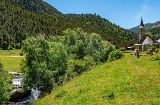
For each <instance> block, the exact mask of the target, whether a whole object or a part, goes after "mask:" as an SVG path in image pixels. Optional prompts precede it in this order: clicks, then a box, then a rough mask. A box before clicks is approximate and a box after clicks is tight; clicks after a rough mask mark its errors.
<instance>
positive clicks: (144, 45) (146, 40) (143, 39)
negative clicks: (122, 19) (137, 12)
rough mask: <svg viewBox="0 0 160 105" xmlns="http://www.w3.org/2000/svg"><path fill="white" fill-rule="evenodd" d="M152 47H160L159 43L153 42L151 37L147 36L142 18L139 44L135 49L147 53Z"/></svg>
mask: <svg viewBox="0 0 160 105" xmlns="http://www.w3.org/2000/svg"><path fill="white" fill-rule="evenodd" d="M150 46H155V47H158V44H157V41H155V40H153V39H152V38H151V37H150V36H148V35H146V34H145V26H144V24H143V20H142V17H141V22H140V27H139V35H138V43H137V44H135V49H139V50H140V51H146V50H148V49H149V47H150Z"/></svg>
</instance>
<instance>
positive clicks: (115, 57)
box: [108, 50, 123, 61]
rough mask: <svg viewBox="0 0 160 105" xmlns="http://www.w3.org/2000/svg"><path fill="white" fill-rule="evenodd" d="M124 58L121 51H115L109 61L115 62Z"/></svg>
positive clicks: (110, 55)
mask: <svg viewBox="0 0 160 105" xmlns="http://www.w3.org/2000/svg"><path fill="white" fill-rule="evenodd" d="M122 56H123V53H122V52H121V51H119V50H114V51H112V52H111V53H110V54H109V56H108V60H109V61H114V60H116V59H120V58H121V57H122Z"/></svg>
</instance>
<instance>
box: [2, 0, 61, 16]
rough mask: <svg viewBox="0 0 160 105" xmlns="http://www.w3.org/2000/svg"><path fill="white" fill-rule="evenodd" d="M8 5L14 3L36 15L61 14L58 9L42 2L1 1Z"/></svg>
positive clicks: (23, 0) (37, 0)
mask: <svg viewBox="0 0 160 105" xmlns="http://www.w3.org/2000/svg"><path fill="white" fill-rule="evenodd" d="M0 1H3V2H6V3H12V4H14V5H15V6H18V7H20V8H22V9H24V10H28V11H31V12H34V13H40V14H42V13H48V14H61V12H59V11H58V10H57V9H56V8H54V7H53V6H51V5H50V4H48V3H46V2H44V1H42V0H0Z"/></svg>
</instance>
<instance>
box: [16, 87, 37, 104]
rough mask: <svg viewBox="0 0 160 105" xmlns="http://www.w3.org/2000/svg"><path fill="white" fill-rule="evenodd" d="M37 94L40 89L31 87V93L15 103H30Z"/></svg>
mask: <svg viewBox="0 0 160 105" xmlns="http://www.w3.org/2000/svg"><path fill="white" fill-rule="evenodd" d="M39 95H40V91H38V90H37V89H32V91H31V94H30V95H29V96H28V97H26V98H24V99H22V100H19V101H18V102H17V103H16V105H25V104H28V103H31V102H33V101H34V100H36V99H37V98H38V96H39Z"/></svg>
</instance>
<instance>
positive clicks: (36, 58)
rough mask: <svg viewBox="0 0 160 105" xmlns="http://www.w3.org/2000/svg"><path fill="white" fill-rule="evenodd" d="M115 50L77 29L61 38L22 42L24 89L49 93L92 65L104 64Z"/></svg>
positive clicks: (31, 39) (30, 39)
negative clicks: (24, 56) (101, 62)
mask: <svg viewBox="0 0 160 105" xmlns="http://www.w3.org/2000/svg"><path fill="white" fill-rule="evenodd" d="M114 49H115V48H114V46H113V45H111V44H110V43H109V42H106V41H103V40H102V39H101V37H100V36H99V35H98V34H95V33H92V34H89V33H84V32H83V31H82V30H81V29H75V30H70V29H69V30H66V31H64V36H54V37H50V38H48V40H46V39H45V38H44V37H43V36H39V37H36V38H34V37H32V38H28V39H26V40H25V42H24V45H23V48H22V50H23V52H24V53H26V60H24V61H23V63H22V70H23V72H24V73H25V77H24V85H26V86H27V87H30V88H38V89H39V90H41V91H42V92H50V91H51V90H52V89H53V88H54V87H55V86H56V85H60V84H63V83H65V81H68V80H70V79H72V78H73V77H74V76H76V75H79V74H81V73H82V72H83V71H85V70H88V69H90V68H91V66H93V65H94V64H95V62H96V63H97V62H100V61H103V62H104V61H106V60H107V59H108V55H109V53H110V52H111V51H113V50H114Z"/></svg>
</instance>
